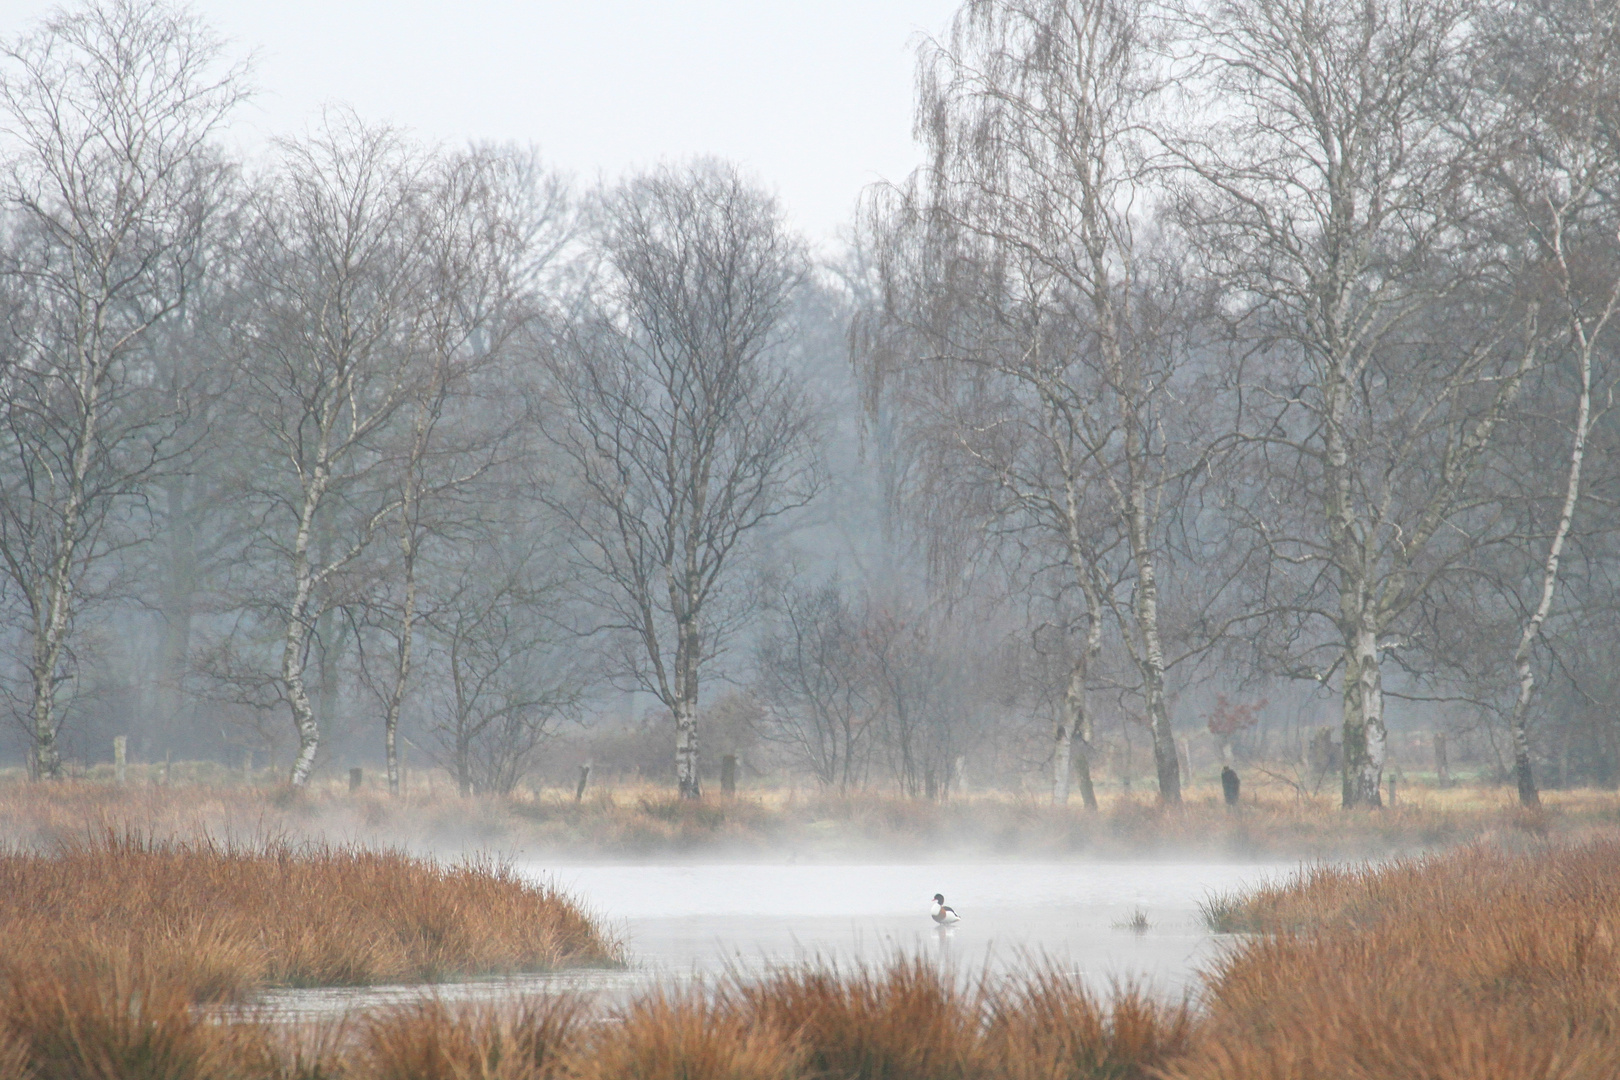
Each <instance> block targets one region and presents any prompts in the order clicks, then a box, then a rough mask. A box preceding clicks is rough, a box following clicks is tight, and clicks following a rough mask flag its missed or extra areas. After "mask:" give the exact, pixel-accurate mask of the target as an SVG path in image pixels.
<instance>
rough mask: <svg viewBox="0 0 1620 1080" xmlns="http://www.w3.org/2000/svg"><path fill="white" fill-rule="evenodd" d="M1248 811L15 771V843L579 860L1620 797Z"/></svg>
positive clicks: (1122, 853)
mask: <svg viewBox="0 0 1620 1080" xmlns="http://www.w3.org/2000/svg"><path fill="white" fill-rule="evenodd" d="M1245 800H1246V801H1245V802H1244V804H1243V805H1242V806H1240V807H1237V808H1229V807H1227V806H1225V805H1224V804H1223V803H1222V802H1221V799H1220V796H1219V793H1218V790H1217V789H1215V788H1198V787H1194V788H1192V789H1190V790H1189V793H1188V798H1187V802H1186V803H1185V804H1184V805H1182V806H1178V807H1166V806H1161V805H1159V804H1158V803H1157V801H1156V799H1155V798H1154V797H1153V796H1152V795H1151V794H1140V795H1137V796H1135V797H1132V796H1129V795H1120V794H1114V795H1105V796H1104V797H1103V799H1102V806H1101V808H1100V809H1099V810H1096V811H1091V810H1087V809H1085V808H1084V807H1083V806H1081V805H1080V804H1079V802H1078V801H1076V802H1075V803H1073V804H1072V805H1070V806H1063V807H1056V806H1052V805H1050V803H1049V802H1048V801H1047V800H1046V799H1045V798H1044V797H1042V796H1039V795H1033V794H1032V795H1030V796H1027V797H1016V796H1010V795H1001V794H994V793H984V794H974V795H970V796H957V797H953V798H952V799H951V800H950V801H948V802H944V803H939V802H928V801H923V800H916V799H903V798H898V797H895V796H891V795H884V794H877V793H862V794H854V795H849V796H844V797H839V796H833V795H813V796H805V795H802V794H795V793H793V792H791V791H788V792H781V791H777V792H761V793H755V794H751V795H747V796H741V797H738V798H735V799H722V798H718V797H711V798H707V799H704V800H702V801H699V802H686V801H682V800H680V799H677V798H675V797H674V795H673V793H671V792H670V791H669V790H668V789H665V788H642V789H629V790H624V789H615V790H605V789H604V790H601V791H597V792H595V793H591V794H587V795H586V797H585V798H584V800H582V801H581V802H578V803H576V802H575V801H574V799H573V794H572V792H568V793H562V792H540V793H529V794H524V795H519V796H513V797H510V798H500V797H477V798H470V799H463V798H460V797H458V796H457V795H456V794H455V793H454V790H453V789H446V788H443V787H442V786H434V785H431V784H427V783H425V782H424V783H419V784H417V785H416V786H415V787H413V788H412V789H411V790H410V791H409V792H407V793H406V794H405V795H404V796H402V797H400V798H393V797H391V796H389V795H388V794H387V793H386V792H384V791H381V790H377V789H371V788H367V789H362V790H361V791H358V792H354V793H351V792H349V791H348V790H347V788H346V787H344V786H337V785H333V786H327V787H317V788H316V789H314V790H310V791H306V792H298V793H293V792H290V791H287V790H285V789H282V788H256V787H248V786H204V785H176V786H172V787H170V786H162V785H141V784H130V785H128V786H126V787H119V786H117V785H114V784H111V783H102V782H97V781H69V782H63V783H53V784H48V785H44V784H32V785H24V784H5V783H0V842H9V843H12V844H18V845H23V846H40V845H49V844H54V843H57V842H59V841H61V840H62V839H64V838H73V837H79V836H83V835H85V833H86V831H87V830H93V829H97V828H105V827H119V828H122V827H125V826H132V827H135V828H138V829H140V830H141V831H143V832H144V833H146V834H147V835H152V836H171V837H186V836H193V835H198V834H199V833H208V834H212V835H243V834H247V835H256V834H263V833H265V832H273V833H275V834H276V835H283V836H288V837H294V838H304V839H319V838H320V837H323V836H326V835H331V834H334V833H336V834H340V835H343V836H347V837H355V838H358V839H362V840H365V841H366V842H369V843H383V844H408V845H420V846H422V847H425V848H431V849H433V850H446V849H453V848H456V847H464V846H469V847H489V846H498V847H501V848H503V849H506V850H516V849H524V850H528V851H545V852H548V853H567V854H570V855H574V856H600V855H606V856H613V857H638V856H647V855H656V854H663V853H670V852H681V853H692V854H707V855H714V856H717V857H719V856H730V857H749V856H751V855H760V856H772V857H780V856H781V855H782V854H784V853H792V854H797V855H801V856H806V857H820V858H866V857H875V856H906V855H917V856H922V855H926V856H928V857H933V856H936V855H938V854H939V853H940V852H941V851H946V850H948V851H951V852H953V853H955V854H960V855H962V856H965V857H972V856H975V855H983V856H986V857H1005V856H1008V855H1020V856H1026V857H1049V858H1070V857H1132V858H1134V857H1141V856H1142V855H1201V856H1214V857H1272V858H1279V857H1280V858H1315V857H1339V858H1343V857H1360V856H1378V857H1382V856H1387V855H1389V854H1391V853H1399V852H1412V853H1416V852H1423V851H1432V850H1436V849H1439V848H1443V847H1448V846H1455V845H1458V844H1463V843H1469V842H1473V841H1486V842H1494V843H1501V844H1518V843H1523V842H1526V841H1530V842H1536V841H1540V840H1543V839H1546V838H1557V839H1563V840H1574V839H1579V838H1581V837H1583V836H1586V835H1589V834H1592V833H1594V832H1601V831H1603V830H1608V829H1613V828H1614V827H1616V826H1620V795H1617V794H1615V793H1612V792H1597V791H1579V792H1549V793H1547V795H1546V803H1547V805H1546V807H1545V808H1544V809H1542V810H1540V811H1528V812H1527V811H1524V810H1522V809H1520V808H1519V807H1518V806H1517V805H1516V803H1515V802H1514V796H1513V793H1512V792H1510V791H1508V790H1506V789H1491V788H1473V789H1464V788H1451V789H1445V790H1439V789H1426V788H1421V787H1418V786H1416V785H1410V786H1408V788H1406V789H1405V792H1404V794H1403V795H1402V796H1401V802H1400V803H1399V804H1398V805H1397V806H1395V807H1392V808H1387V809H1384V810H1381V811H1357V812H1353V813H1346V812H1344V811H1343V810H1340V809H1339V808H1338V807H1337V806H1336V805H1335V803H1334V800H1333V799H1332V798H1330V797H1327V796H1323V797H1322V798H1320V799H1316V800H1310V799H1300V798H1296V797H1294V796H1293V795H1291V794H1288V795H1284V794H1282V793H1279V792H1260V793H1251V795H1246V796H1245Z"/></svg>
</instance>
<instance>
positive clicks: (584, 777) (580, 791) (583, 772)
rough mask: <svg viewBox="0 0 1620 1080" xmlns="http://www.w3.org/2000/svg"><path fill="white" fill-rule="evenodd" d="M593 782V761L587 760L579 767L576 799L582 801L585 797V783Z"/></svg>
mask: <svg viewBox="0 0 1620 1080" xmlns="http://www.w3.org/2000/svg"><path fill="white" fill-rule="evenodd" d="M590 782H591V763H590V762H588V761H587V762H586V763H585V764H583V765H581V766H580V767H579V783H578V784H577V785H575V787H574V801H575V802H580V801H581V800H583V799H584V798H585V785H586V784H588V783H590Z"/></svg>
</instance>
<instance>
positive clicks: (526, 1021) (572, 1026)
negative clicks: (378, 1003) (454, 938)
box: [328, 995, 587, 1080]
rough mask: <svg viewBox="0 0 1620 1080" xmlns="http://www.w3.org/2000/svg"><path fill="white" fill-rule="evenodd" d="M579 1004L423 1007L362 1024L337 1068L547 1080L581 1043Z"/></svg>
mask: <svg viewBox="0 0 1620 1080" xmlns="http://www.w3.org/2000/svg"><path fill="white" fill-rule="evenodd" d="M586 1010H587V1005H586V1002H585V1001H584V999H582V998H578V997H574V996H572V995H557V996H554V997H533V998H527V999H524V1000H522V1001H519V1002H516V1003H514V1004H509V1005H490V1004H482V1005H463V1006H451V1005H446V1004H444V1003H443V1002H440V1001H426V1002H423V1003H421V1004H419V1005H408V1006H403V1007H399V1008H395V1009H389V1010H387V1011H384V1012H382V1013H379V1014H378V1015H375V1016H372V1017H368V1018H367V1019H366V1020H365V1022H364V1024H363V1030H362V1031H361V1034H360V1038H359V1040H358V1046H357V1047H356V1048H355V1049H353V1050H352V1051H350V1052H349V1053H348V1054H347V1055H346V1057H345V1058H343V1059H342V1061H343V1063H342V1065H341V1067H339V1068H333V1069H329V1070H328V1071H333V1072H338V1071H341V1072H343V1073H345V1074H348V1075H352V1076H356V1077H365V1078H366V1080H441V1078H442V1080H549V1078H551V1077H555V1076H558V1075H559V1073H560V1066H561V1063H562V1060H563V1056H564V1054H566V1053H568V1052H569V1051H570V1050H571V1049H572V1048H574V1047H575V1046H576V1045H577V1044H578V1043H579V1042H580V1039H579V1035H580V1030H581V1021H582V1020H583V1019H584V1018H585V1016H586Z"/></svg>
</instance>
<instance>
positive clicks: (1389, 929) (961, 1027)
mask: <svg viewBox="0 0 1620 1080" xmlns="http://www.w3.org/2000/svg"><path fill="white" fill-rule="evenodd" d="M1616 880H1620V841H1615V840H1612V839H1611V840H1605V841H1600V842H1595V843H1589V844H1585V845H1580V846H1570V847H1543V848H1538V849H1534V850H1525V851H1505V850H1501V849H1498V848H1487V847H1472V848H1467V849H1464V850H1460V851H1456V852H1451V853H1447V854H1443V855H1437V856H1431V857H1427V858H1421V859H1412V860H1405V861H1397V862H1391V863H1387V864H1383V865H1380V866H1377V867H1363V868H1342V867H1341V868H1333V867H1313V868H1310V869H1308V870H1306V871H1304V872H1302V873H1301V874H1300V875H1298V876H1297V877H1295V878H1294V879H1292V880H1290V881H1287V882H1283V883H1279V884H1276V885H1272V886H1267V887H1265V888H1263V889H1260V890H1257V891H1256V892H1254V893H1252V894H1249V895H1248V896H1245V897H1225V898H1220V904H1221V908H1222V910H1223V911H1224V912H1226V917H1227V918H1229V919H1231V920H1233V921H1235V922H1238V923H1240V924H1241V925H1243V926H1245V927H1246V928H1247V929H1248V931H1249V933H1248V935H1247V936H1245V937H1244V938H1242V939H1241V940H1238V941H1236V942H1234V943H1233V944H1232V947H1231V948H1230V949H1228V950H1227V951H1226V952H1224V953H1223V954H1222V955H1221V956H1220V957H1219V958H1218V959H1217V960H1216V961H1215V962H1214V964H1213V966H1212V967H1211V969H1210V970H1209V972H1208V975H1207V979H1206V984H1205V987H1204V990H1203V992H1202V994H1201V995H1200V996H1199V999H1198V1001H1197V1004H1196V1006H1190V1005H1189V1004H1187V1003H1182V1004H1175V1003H1167V1002H1164V1001H1161V1000H1159V999H1156V998H1155V997H1153V996H1152V995H1150V994H1148V993H1145V992H1143V991H1142V990H1141V989H1139V988H1137V987H1133V986H1129V985H1125V986H1115V987H1113V988H1112V989H1111V990H1109V991H1107V992H1102V993H1099V992H1096V991H1095V990H1093V989H1092V988H1089V987H1087V986H1086V985H1085V984H1084V983H1082V982H1081V981H1080V978H1079V976H1078V975H1076V974H1074V973H1071V972H1069V971H1066V970H1063V969H1062V968H1060V967H1058V966H1057V965H1055V964H1053V963H1051V962H1048V961H1043V960H1040V959H1035V958H1032V959H1030V960H1028V961H1027V962H1026V964H1025V966H1024V968H1023V969H1022V971H1021V972H1019V973H1016V974H1012V975H1006V976H996V977H992V976H990V975H989V974H985V975H982V976H980V977H979V978H977V979H974V978H962V977H959V975H958V974H957V973H956V972H953V971H951V970H950V969H949V968H948V967H942V966H940V965H939V964H938V963H937V962H935V961H934V960H932V959H930V958H929V957H927V956H918V955H911V956H905V955H900V956H896V957H894V958H893V959H892V960H891V961H889V962H888V963H886V964H881V965H877V966H871V967H854V968H844V969H840V968H839V967H837V966H835V965H833V964H830V963H812V964H808V965H800V966H793V967H785V968H781V969H778V970H774V971H769V972H766V973H765V974H763V975H754V976H749V975H744V974H742V973H740V972H738V973H733V974H731V975H730V976H727V977H726V978H724V979H722V980H720V982H719V983H718V984H715V985H710V986H704V985H702V984H696V985H689V986H686V987H684V988H671V987H668V986H665V987H662V988H655V989H654V990H652V991H649V992H645V993H642V994H641V995H639V996H638V997H636V998H634V999H632V1000H631V1001H629V1002H627V1003H624V1004H623V1005H621V1006H620V1007H619V1008H617V1009H616V1010H607V1011H604V1010H603V1009H602V1008H600V1007H599V1006H597V1005H595V1004H593V1003H591V1002H590V1001H589V1000H587V999H583V998H579V997H573V996H559V997H553V998H539V999H530V1000H523V1001H517V1002H512V1003H507V1004H501V1005H447V1004H443V1003H440V1002H437V1001H430V1002H427V1003H423V1004H419V1005H411V1006H403V1007H395V1008H392V1009H386V1010H379V1011H377V1012H375V1013H371V1014H365V1015H360V1016H354V1017H350V1018H348V1019H346V1020H344V1021H341V1022H338V1023H336V1024H334V1025H329V1026H327V1027H324V1028H321V1029H320V1030H317V1031H309V1030H304V1029H296V1028H295V1029H293V1030H292V1031H290V1032H289V1031H288V1030H286V1029H283V1028H280V1027H278V1026H277V1025H275V1024H272V1023H268V1022H264V1021H259V1020H253V1019H251V1017H250V1018H248V1019H243V1020H229V1019H217V1017H218V1016H219V1015H220V1014H214V1015H215V1016H216V1019H213V1020H210V1019H208V1018H207V1016H208V1014H205V1013H204V1012H201V1011H199V1010H198V1009H196V1008H194V1007H191V1006H190V998H189V995H188V994H187V993H186V992H185V988H184V987H179V986H169V985H166V984H165V983H164V982H163V981H162V979H161V978H159V977H157V976H155V975H153V974H152V973H151V972H150V971H146V972H143V971H142V970H141V969H139V968H138V967H135V966H127V967H116V966H115V967H113V968H111V969H109V970H104V971H101V972H100V973H99V976H98V978H95V979H90V978H69V979H67V980H65V981H64V980H56V981H53V980H50V979H43V978H33V977H18V978H13V979H12V980H11V981H10V982H8V983H6V984H3V985H0V1076H3V1077H7V1078H9V1077H12V1076H28V1077H32V1078H36V1080H57V1078H63V1080H66V1078H68V1077H75V1078H77V1077H88V1078H92V1080H112V1078H113V1077H121V1078H122V1077H130V1078H137V1080H192V1078H194V1077H195V1078H198V1080H200V1078H202V1077H219V1078H224V1080H407V1078H409V1080H711V1078H713V1080H830V1078H838V1080H1329V1078H1346V1080H1407V1078H1410V1077H1424V1078H1428V1080H1487V1078H1488V1080H1500V1078H1505V1077H1512V1078H1521V1077H1523V1078H1530V1080H1613V1078H1614V1077H1615V1076H1620V946H1617V941H1620V890H1617V889H1616V888H1615V887H1614V882H1615V881H1616ZM143 980H144V981H143Z"/></svg>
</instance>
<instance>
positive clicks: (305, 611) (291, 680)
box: [281, 465, 327, 787]
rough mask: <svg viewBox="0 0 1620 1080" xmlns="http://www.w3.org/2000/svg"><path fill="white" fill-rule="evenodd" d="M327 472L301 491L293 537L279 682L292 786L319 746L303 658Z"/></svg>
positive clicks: (320, 470) (319, 470)
mask: <svg viewBox="0 0 1620 1080" xmlns="http://www.w3.org/2000/svg"><path fill="white" fill-rule="evenodd" d="M326 484H327V471H326V467H325V466H324V465H317V466H316V468H315V471H314V475H313V477H312V478H311V480H310V483H309V486H308V487H307V488H305V490H304V506H303V512H302V513H301V514H300V515H299V519H298V534H297V536H296V537H295V538H294V540H293V595H292V602H291V603H290V604H289V605H288V609H287V631H286V636H285V638H284V639H283V642H282V649H281V683H282V689H283V691H284V692H285V693H286V695H287V705H288V707H289V708H290V709H291V710H292V721H293V728H294V729H295V730H296V731H297V733H298V753H297V755H296V756H295V757H294V758H293V766H292V772H291V775H290V776H289V779H290V780H291V782H292V785H293V786H294V787H303V786H304V785H305V784H307V783H308V782H309V773H310V770H311V769H312V768H314V765H315V751H316V750H317V749H318V747H319V745H320V728H319V726H318V725H317V724H316V722H315V710H314V708H313V707H312V706H311V705H310V701H309V690H308V688H307V687H306V686H305V685H304V658H305V655H306V650H307V646H308V644H309V634H310V627H311V625H312V623H313V620H312V619H311V618H310V606H311V601H312V600H313V599H314V594H315V584H316V582H315V571H314V568H313V567H312V566H310V561H309V546H310V543H311V541H312V539H313V533H314V527H315V512H316V510H318V509H319V507H320V503H321V497H322V496H323V495H324V494H325V493H326Z"/></svg>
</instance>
